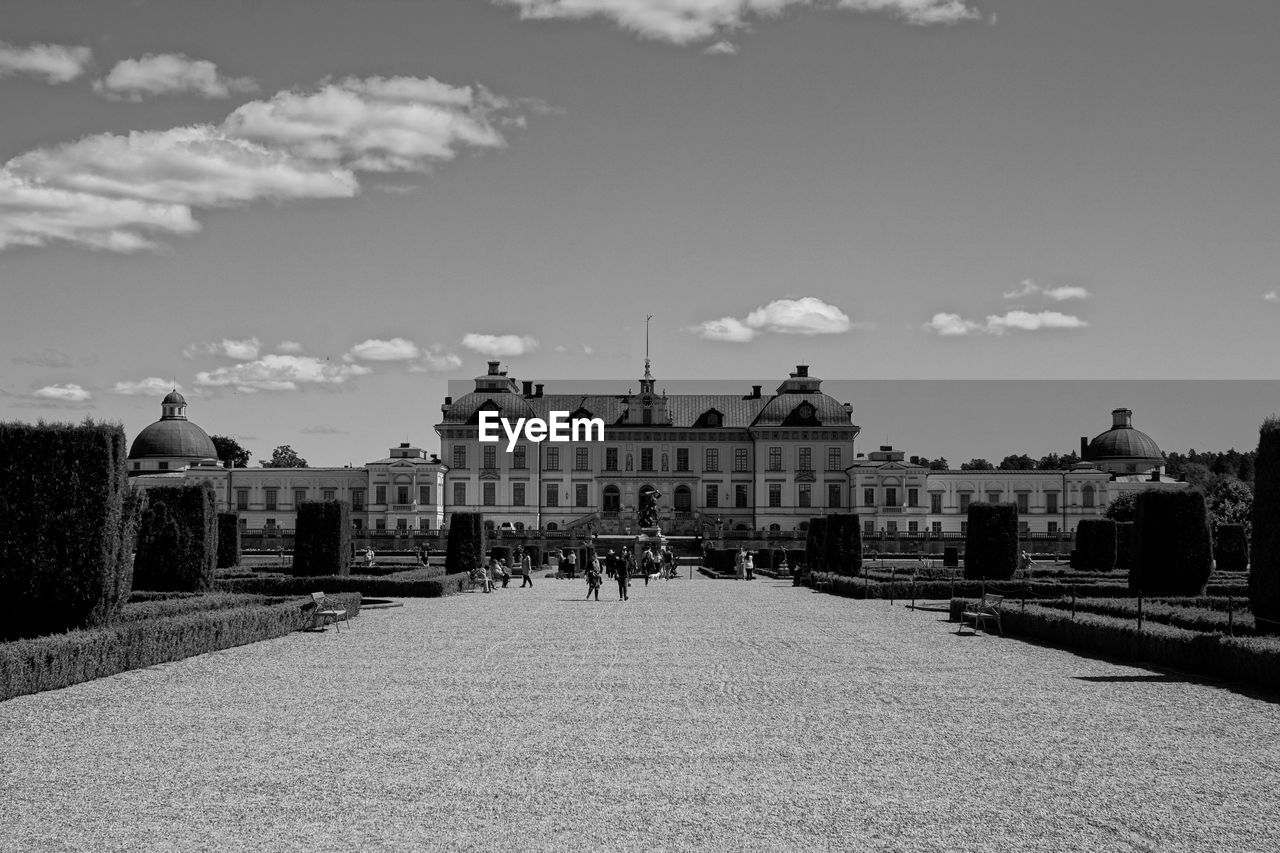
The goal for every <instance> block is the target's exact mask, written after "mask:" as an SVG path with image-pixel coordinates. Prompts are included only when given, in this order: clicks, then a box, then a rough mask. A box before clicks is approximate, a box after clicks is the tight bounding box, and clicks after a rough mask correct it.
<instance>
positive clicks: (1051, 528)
mask: <svg viewBox="0 0 1280 853" xmlns="http://www.w3.org/2000/svg"><path fill="white" fill-rule="evenodd" d="M1049 532H1050V533H1057V532H1058V522H1056V521H1051V522H1049Z"/></svg>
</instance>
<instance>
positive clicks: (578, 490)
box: [573, 483, 587, 507]
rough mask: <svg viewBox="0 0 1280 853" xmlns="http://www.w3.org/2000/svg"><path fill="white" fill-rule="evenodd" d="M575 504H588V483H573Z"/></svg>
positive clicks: (580, 505)
mask: <svg viewBox="0 0 1280 853" xmlns="http://www.w3.org/2000/svg"><path fill="white" fill-rule="evenodd" d="M573 505H574V506H576V507H584V506H586V505H587V484H586V483H574V484H573Z"/></svg>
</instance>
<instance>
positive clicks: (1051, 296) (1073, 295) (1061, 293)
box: [1004, 278, 1093, 302]
mask: <svg viewBox="0 0 1280 853" xmlns="http://www.w3.org/2000/svg"><path fill="white" fill-rule="evenodd" d="M1037 294H1038V295H1040V296H1043V297H1044V298H1045V299H1048V300H1050V301H1053V302H1065V301H1066V300H1068V299H1088V298H1089V297H1090V296H1092V295H1093V294H1091V293H1090V292H1089V291H1088V290H1087V289H1086V288H1083V287H1078V286H1074V285H1063V286H1061V287H1045V286H1044V285H1041V284H1037V283H1036V282H1035V280H1034V279H1030V278H1028V279H1023V280H1022V281H1021V282H1019V284H1018V286H1017V287H1016V288H1015V289H1013V290H1006V291H1005V292H1004V298H1005V299H1021V298H1022V297H1024V296H1034V295H1037Z"/></svg>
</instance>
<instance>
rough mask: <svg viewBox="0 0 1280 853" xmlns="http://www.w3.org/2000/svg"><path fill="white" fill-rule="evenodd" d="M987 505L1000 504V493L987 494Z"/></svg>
mask: <svg viewBox="0 0 1280 853" xmlns="http://www.w3.org/2000/svg"><path fill="white" fill-rule="evenodd" d="M987 503H989V504H998V503H1000V493H999V492H987Z"/></svg>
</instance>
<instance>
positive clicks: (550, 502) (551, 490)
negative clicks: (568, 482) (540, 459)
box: [546, 483, 560, 506]
mask: <svg viewBox="0 0 1280 853" xmlns="http://www.w3.org/2000/svg"><path fill="white" fill-rule="evenodd" d="M546 504H547V506H560V484H559V483H547V500H546Z"/></svg>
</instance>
